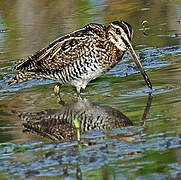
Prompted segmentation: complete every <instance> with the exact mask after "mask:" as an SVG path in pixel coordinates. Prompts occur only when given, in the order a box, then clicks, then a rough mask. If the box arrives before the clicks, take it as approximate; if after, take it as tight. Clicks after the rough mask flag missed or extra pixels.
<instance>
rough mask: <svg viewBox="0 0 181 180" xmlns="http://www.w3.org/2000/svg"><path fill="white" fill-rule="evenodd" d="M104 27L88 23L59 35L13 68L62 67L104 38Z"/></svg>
mask: <svg viewBox="0 0 181 180" xmlns="http://www.w3.org/2000/svg"><path fill="white" fill-rule="evenodd" d="M105 28H106V27H105V26H103V25H100V24H89V25H87V26H85V27H83V28H82V29H80V30H78V31H74V32H73V33H71V34H68V35H66V36H63V37H60V38H58V39H56V40H55V41H53V42H52V43H51V44H50V45H49V46H47V47H45V48H43V49H42V50H40V51H38V52H36V53H35V54H34V55H32V56H30V57H29V58H28V59H26V60H22V61H20V62H19V63H17V64H16V65H15V70H18V71H27V72H31V71H33V72H35V71H39V70H42V69H48V70H54V69H62V68H64V67H65V66H67V65H68V64H71V63H74V62H75V61H76V60H77V59H79V58H80V57H81V56H84V55H85V53H88V52H90V51H91V50H92V49H93V46H94V45H95V41H97V40H104V39H105V38H106V37H105ZM87 55H88V54H87Z"/></svg>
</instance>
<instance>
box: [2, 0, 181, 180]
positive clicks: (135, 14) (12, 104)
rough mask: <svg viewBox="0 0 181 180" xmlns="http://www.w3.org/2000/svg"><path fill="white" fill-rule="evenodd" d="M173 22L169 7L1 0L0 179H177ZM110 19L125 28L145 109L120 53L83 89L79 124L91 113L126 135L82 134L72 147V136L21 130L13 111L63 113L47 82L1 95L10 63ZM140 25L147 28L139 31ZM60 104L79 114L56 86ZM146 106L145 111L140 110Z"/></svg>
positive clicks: (180, 140) (178, 81)
mask: <svg viewBox="0 0 181 180" xmlns="http://www.w3.org/2000/svg"><path fill="white" fill-rule="evenodd" d="M180 14H181V1H178V0H177V1H176V0H175V1H166V0H150V1H146V0H136V1H131V0H121V1H120V0H119V1H118V0H117V1H116V0H110V1H105V0H101V1H95V0H91V1H74V0H70V1H50V0H46V1H42V2H39V1H35V0H30V1H23V0H19V1H16V0H15V1H13V2H12V1H10V0H6V1H2V2H1V3H0V130H1V131H0V178H1V179H16V178H17V179H20V178H25V177H26V178H33V179H43V178H45V177H46V178H47V179H60V178H64V179H81V178H82V179H138V180H140V179H141V180H142V179H169V178H170V179H176V178H178V179H179V178H181V174H180V172H181V158H180V157H181V151H180V148H181V135H180V133H181V124H180V120H181V110H180V105H181V63H180V60H181V39H180V38H181V23H180ZM117 19H124V20H125V21H127V22H129V23H130V24H131V25H132V26H133V28H134V39H133V42H132V44H133V46H134V48H135V50H136V53H137V55H138V56H139V58H140V60H141V62H142V64H143V66H144V69H145V70H146V71H147V74H148V75H149V77H150V79H151V81H152V85H153V91H152V94H151V96H152V99H151V100H152V101H151V100H150V99H149V98H150V96H149V93H150V90H149V89H148V88H147V87H146V86H145V83H144V80H143V79H142V77H141V75H140V74H139V73H138V70H137V68H136V67H135V65H134V64H133V63H132V62H131V58H130V56H129V55H128V54H125V56H124V58H123V60H122V61H121V62H120V63H119V64H118V65H117V66H116V67H115V68H114V69H112V70H111V71H110V72H108V73H107V74H106V75H104V76H102V77H100V78H99V79H97V80H95V81H93V82H91V83H90V84H89V86H88V87H87V88H86V90H84V91H83V92H82V96H83V99H85V101H86V102H88V103H89V106H87V107H88V108H87V109H86V111H85V112H86V113H87V115H89V114H90V113H92V112H95V109H96V108H97V109H101V110H100V111H98V112H101V113H102V114H101V115H103V116H104V115H105V111H106V113H107V114H106V116H107V117H110V116H111V117H112V114H114V115H115V114H119V116H121V117H122V116H124V117H126V118H128V119H129V120H130V121H131V122H132V123H133V126H127V127H122V128H115V127H112V128H107V129H103V130H92V131H88V132H82V135H81V141H80V142H79V141H78V140H77V139H76V135H75V139H71V140H62V139H61V138H59V139H58V138H57V137H56V138H55V136H54V134H53V135H52V136H50V134H49V136H48V135H47V134H45V133H44V134H42V132H43V131H41V132H39V133H37V132H36V133H35V131H33V128H31V127H29V129H28V128H27V127H25V124H24V125H22V124H23V123H24V122H23V121H22V120H21V118H18V116H17V114H16V113H14V112H24V113H28V112H33V113H38V112H39V114H40V112H46V111H47V110H48V112H49V111H50V112H52V109H55V110H56V112H59V113H60V114H61V113H63V110H62V109H63V108H64V107H65V106H63V105H60V104H58V103H57V101H56V98H55V96H54V94H53V87H54V85H55V84H56V83H55V82H53V81H49V80H47V81H36V80H32V81H29V82H25V83H21V84H16V85H13V86H8V84H7V82H8V80H9V79H10V78H11V77H12V76H13V74H14V72H13V71H12V69H13V63H14V62H15V61H16V60H19V59H21V58H24V57H27V56H28V55H30V54H32V53H34V52H35V51H37V50H39V49H40V48H42V47H44V46H45V45H47V44H48V43H50V42H51V41H53V40H54V39H55V38H57V37H59V36H61V35H64V34H66V33H69V32H71V31H73V30H75V29H78V28H80V27H82V26H84V25H86V24H88V23H90V22H97V23H103V24H108V23H110V22H111V21H114V20H117ZM145 20H146V21H148V23H147V24H145V26H146V27H143V25H142V22H143V21H145ZM61 96H62V98H63V100H64V101H65V102H66V104H69V105H70V106H71V107H72V109H73V110H74V109H76V108H77V107H80V105H81V103H80V104H79V105H76V106H73V104H74V103H75V102H74V101H75V100H76V91H75V89H74V88H70V87H67V86H64V87H62V88H61ZM148 105H151V107H149V108H147V109H146V110H145V108H146V107H148ZM75 112H77V109H76V111H75ZM98 112H97V113H98ZM113 112H114V113H113ZM145 112H146V113H145ZM122 114H123V115H122ZM53 115H54V114H51V116H53ZM51 116H49V117H51ZM98 116H99V114H98ZM36 117H38V116H36ZM48 122H49V121H48ZM50 122H52V121H50ZM50 124H51V123H50ZM51 128H52V127H51ZM51 128H50V130H52V129H51ZM60 128H61V126H60ZM41 130H42V129H41ZM43 130H44V129H43ZM27 131H29V132H27ZM39 131H40V130H39ZM48 131H49V129H48V128H47V129H46V131H44V132H48ZM51 132H52V131H51ZM74 133H75V134H76V131H75V132H74ZM40 135H44V136H45V137H42V136H40ZM59 137H61V136H59ZM52 138H53V140H52Z"/></svg>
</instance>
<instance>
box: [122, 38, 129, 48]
mask: <svg viewBox="0 0 181 180" xmlns="http://www.w3.org/2000/svg"><path fill="white" fill-rule="evenodd" d="M121 39H122V41H123V42H124V44H126V47H127V48H129V44H128V42H127V41H126V40H125V39H124V38H123V37H121Z"/></svg>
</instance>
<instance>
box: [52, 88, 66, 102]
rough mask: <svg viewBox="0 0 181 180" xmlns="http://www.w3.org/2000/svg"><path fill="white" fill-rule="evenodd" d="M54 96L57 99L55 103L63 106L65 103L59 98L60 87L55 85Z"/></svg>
mask: <svg viewBox="0 0 181 180" xmlns="http://www.w3.org/2000/svg"><path fill="white" fill-rule="evenodd" d="M54 94H55V97H56V99H57V103H59V104H61V105H65V102H64V101H63V100H62V99H61V97H60V86H59V85H55V87H54Z"/></svg>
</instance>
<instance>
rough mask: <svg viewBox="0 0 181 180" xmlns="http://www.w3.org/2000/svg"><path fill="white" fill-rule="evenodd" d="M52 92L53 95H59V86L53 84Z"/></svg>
mask: <svg viewBox="0 0 181 180" xmlns="http://www.w3.org/2000/svg"><path fill="white" fill-rule="evenodd" d="M54 93H55V96H59V93H60V86H58V85H55V87H54Z"/></svg>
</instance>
